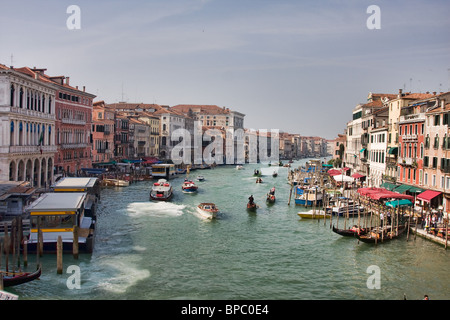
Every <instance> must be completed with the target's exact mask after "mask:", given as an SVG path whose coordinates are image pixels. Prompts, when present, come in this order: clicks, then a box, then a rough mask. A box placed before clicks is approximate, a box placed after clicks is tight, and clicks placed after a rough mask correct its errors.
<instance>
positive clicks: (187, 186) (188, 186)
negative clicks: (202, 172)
mask: <svg viewBox="0 0 450 320" xmlns="http://www.w3.org/2000/svg"><path fill="white" fill-rule="evenodd" d="M197 189H198V186H197V185H196V184H195V183H194V182H193V181H192V180H187V179H186V180H184V183H183V185H182V186H181V190H182V191H183V192H184V193H194V192H197Z"/></svg>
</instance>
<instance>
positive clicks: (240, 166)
mask: <svg viewBox="0 0 450 320" xmlns="http://www.w3.org/2000/svg"><path fill="white" fill-rule="evenodd" d="M242 169H244V166H243V165H240V164H238V165H237V166H236V170H242Z"/></svg>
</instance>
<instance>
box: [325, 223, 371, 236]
mask: <svg viewBox="0 0 450 320" xmlns="http://www.w3.org/2000/svg"><path fill="white" fill-rule="evenodd" d="M332 230H333V232H335V233H337V234H339V235H341V236H344V237H355V236H357V235H358V234H359V235H364V234H366V233H367V232H368V231H369V230H370V229H369V228H358V226H356V225H354V226H353V227H352V228H351V229H338V228H336V227H335V226H334V225H333V228H332Z"/></svg>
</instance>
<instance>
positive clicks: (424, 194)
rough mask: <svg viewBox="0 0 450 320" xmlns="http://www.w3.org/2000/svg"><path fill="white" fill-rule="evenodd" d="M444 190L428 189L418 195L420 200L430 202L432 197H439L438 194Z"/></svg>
mask: <svg viewBox="0 0 450 320" xmlns="http://www.w3.org/2000/svg"><path fill="white" fill-rule="evenodd" d="M441 193H442V192H439V191H433V190H427V191H424V192H422V193H421V194H419V195H418V196H417V199H419V200H423V201H425V202H430V201H431V199H433V198H435V197H437V196H438V195H440V194H441Z"/></svg>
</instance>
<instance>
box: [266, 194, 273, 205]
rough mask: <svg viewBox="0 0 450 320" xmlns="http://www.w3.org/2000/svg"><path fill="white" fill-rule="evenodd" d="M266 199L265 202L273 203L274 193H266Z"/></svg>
mask: <svg viewBox="0 0 450 320" xmlns="http://www.w3.org/2000/svg"><path fill="white" fill-rule="evenodd" d="M266 201H267V203H270V204H272V203H275V195H274V194H270V193H268V194H267V199H266Z"/></svg>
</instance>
